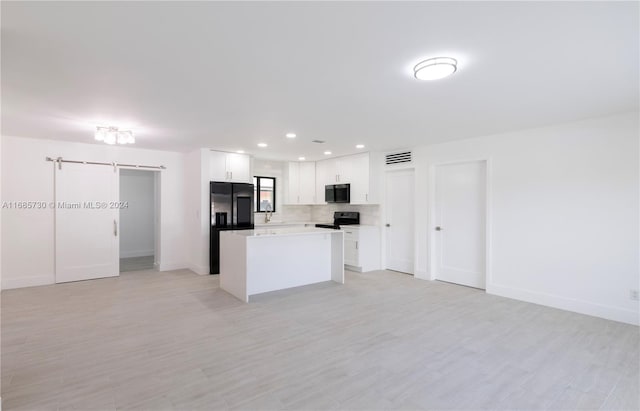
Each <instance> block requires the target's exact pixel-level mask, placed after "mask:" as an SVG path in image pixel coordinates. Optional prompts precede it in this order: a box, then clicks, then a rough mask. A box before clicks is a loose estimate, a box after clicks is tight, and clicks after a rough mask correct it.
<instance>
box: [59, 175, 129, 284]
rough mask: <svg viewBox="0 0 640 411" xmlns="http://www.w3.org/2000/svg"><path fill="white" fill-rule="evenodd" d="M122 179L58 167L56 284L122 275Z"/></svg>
mask: <svg viewBox="0 0 640 411" xmlns="http://www.w3.org/2000/svg"><path fill="white" fill-rule="evenodd" d="M118 197H119V196H118V173H117V172H114V168H113V167H110V166H104V165H91V164H75V163H62V167H61V168H58V164H55V201H56V211H55V220H56V221H55V224H56V225H55V233H56V234H55V236H56V240H55V241H56V243H55V244H56V245H55V247H56V248H55V255H56V283H65V282H69V281H80V280H89V279H93V278H103V277H115V276H118V275H119V247H118V229H119V227H118V225H119V221H118V215H119V213H118V209H117V207H116V206H115V205H116V203H117V201H118Z"/></svg>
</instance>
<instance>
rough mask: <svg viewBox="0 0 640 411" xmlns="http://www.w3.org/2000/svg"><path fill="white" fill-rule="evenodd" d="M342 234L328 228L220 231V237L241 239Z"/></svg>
mask: <svg viewBox="0 0 640 411" xmlns="http://www.w3.org/2000/svg"><path fill="white" fill-rule="evenodd" d="M333 233H342V232H341V231H340V230H332V229H329V228H316V227H273V228H256V229H254V230H230V231H222V232H221V233H220V234H221V235H226V234H233V235H238V236H243V237H272V236H289V235H307V234H333Z"/></svg>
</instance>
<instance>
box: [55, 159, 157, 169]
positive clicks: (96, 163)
mask: <svg viewBox="0 0 640 411" xmlns="http://www.w3.org/2000/svg"><path fill="white" fill-rule="evenodd" d="M45 160H47V161H53V162H54V163H56V164H58V170H62V163H76V164H92V165H97V166H111V167H113V169H114V171H115V170H117V168H118V167H132V168H144V169H149V170H166V169H167V167H165V166H162V165H161V166H145V165H142V164H120V163H116V162H115V161H114V162H113V163H102V162H97V161H79V160H65V159H63V158H62V157H56V158H53V157H47V158H45Z"/></svg>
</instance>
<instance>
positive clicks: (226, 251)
mask: <svg viewBox="0 0 640 411" xmlns="http://www.w3.org/2000/svg"><path fill="white" fill-rule="evenodd" d="M220 288H222V289H223V290H225V291H226V292H228V293H229V294H231V295H233V296H234V297H236V298H238V299H240V300H242V301H244V302H246V303H248V302H249V294H247V237H245V236H240V235H235V234H232V233H231V232H225V231H222V232H221V233H220Z"/></svg>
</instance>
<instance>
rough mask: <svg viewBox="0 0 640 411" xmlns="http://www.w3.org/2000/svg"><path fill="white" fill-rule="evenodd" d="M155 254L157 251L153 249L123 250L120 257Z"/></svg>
mask: <svg viewBox="0 0 640 411" xmlns="http://www.w3.org/2000/svg"><path fill="white" fill-rule="evenodd" d="M154 254H155V251H153V250H135V251H123V252H121V253H120V258H131V257H148V256H150V255H154Z"/></svg>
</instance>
